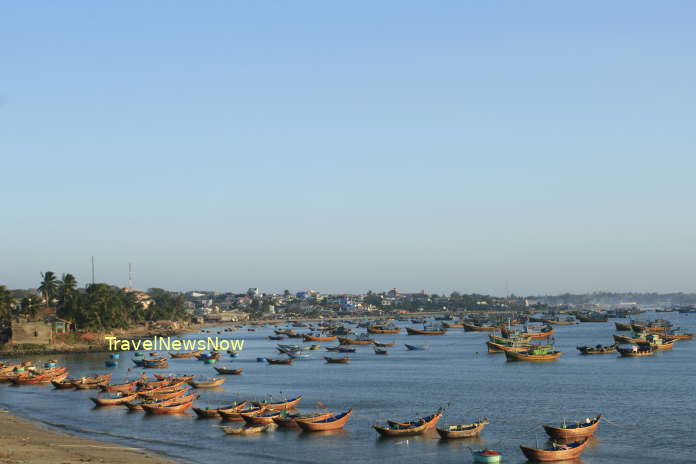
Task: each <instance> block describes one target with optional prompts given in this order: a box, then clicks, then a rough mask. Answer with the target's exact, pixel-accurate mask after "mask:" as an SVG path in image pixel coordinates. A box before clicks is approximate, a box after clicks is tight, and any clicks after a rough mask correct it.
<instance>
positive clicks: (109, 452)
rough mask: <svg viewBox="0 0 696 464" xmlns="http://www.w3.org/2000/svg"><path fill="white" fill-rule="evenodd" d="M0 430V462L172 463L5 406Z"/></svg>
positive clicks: (46, 463) (6, 463)
mask: <svg viewBox="0 0 696 464" xmlns="http://www.w3.org/2000/svg"><path fill="white" fill-rule="evenodd" d="M0 430H1V431H2V433H0V463H2V464H20V463H31V464H73V463H85V462H103V463H114V464H120V463H123V464H126V463H133V462H148V463H151V464H174V463H175V461H172V460H169V459H165V458H163V457H160V456H156V455H153V454H149V453H147V452H145V451H144V450H140V449H136V448H124V447H121V446H118V445H113V444H111V443H107V442H100V441H96V440H90V439H87V438H82V437H78V436H74V435H68V434H64V433H59V432H54V431H52V430H49V429H48V428H47V427H44V426H42V425H41V424H40V423H36V422H31V421H28V420H25V419H21V418H19V417H16V416H13V415H12V414H10V413H9V412H8V411H5V410H3V411H0Z"/></svg>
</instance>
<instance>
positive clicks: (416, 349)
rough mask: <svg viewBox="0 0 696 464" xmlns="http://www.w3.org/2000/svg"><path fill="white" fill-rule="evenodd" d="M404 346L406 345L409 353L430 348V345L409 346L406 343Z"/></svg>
mask: <svg viewBox="0 0 696 464" xmlns="http://www.w3.org/2000/svg"><path fill="white" fill-rule="evenodd" d="M404 345H406V348H408V349H409V350H411V351H423V350H427V349H428V348H430V345H428V344H427V343H426V344H423V345H409V344H408V343H405V344H404Z"/></svg>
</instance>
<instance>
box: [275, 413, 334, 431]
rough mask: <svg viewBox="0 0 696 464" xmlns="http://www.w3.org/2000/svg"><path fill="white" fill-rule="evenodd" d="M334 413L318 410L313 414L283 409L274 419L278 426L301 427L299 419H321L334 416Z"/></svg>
mask: <svg viewBox="0 0 696 464" xmlns="http://www.w3.org/2000/svg"><path fill="white" fill-rule="evenodd" d="M333 415H334V414H333V413H332V412H330V411H325V412H316V413H312V414H289V413H288V412H287V410H283V411H281V412H280V414H279V415H278V416H277V417H274V418H273V421H274V422H275V423H276V425H278V427H299V426H298V425H297V419H300V420H302V419H305V420H309V421H319V420H323V419H326V418H328V417H331V416H333Z"/></svg>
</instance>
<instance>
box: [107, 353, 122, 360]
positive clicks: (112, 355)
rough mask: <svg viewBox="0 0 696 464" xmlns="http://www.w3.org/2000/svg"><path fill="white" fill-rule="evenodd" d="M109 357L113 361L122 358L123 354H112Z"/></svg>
mask: <svg viewBox="0 0 696 464" xmlns="http://www.w3.org/2000/svg"><path fill="white" fill-rule="evenodd" d="M109 357H110V358H111V359H119V358H120V357H121V354H120V353H111V354H110V355H109Z"/></svg>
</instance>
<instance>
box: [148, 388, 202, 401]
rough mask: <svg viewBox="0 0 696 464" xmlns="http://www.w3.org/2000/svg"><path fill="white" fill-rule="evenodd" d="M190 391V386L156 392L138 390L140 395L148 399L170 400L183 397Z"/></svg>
mask: <svg viewBox="0 0 696 464" xmlns="http://www.w3.org/2000/svg"><path fill="white" fill-rule="evenodd" d="M188 393H190V391H189V389H188V388H185V387H178V388H176V389H174V390H167V391H156V392H138V396H139V397H141V398H144V399H146V400H170V399H173V398H178V397H182V396H184V395H187V394H188Z"/></svg>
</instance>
